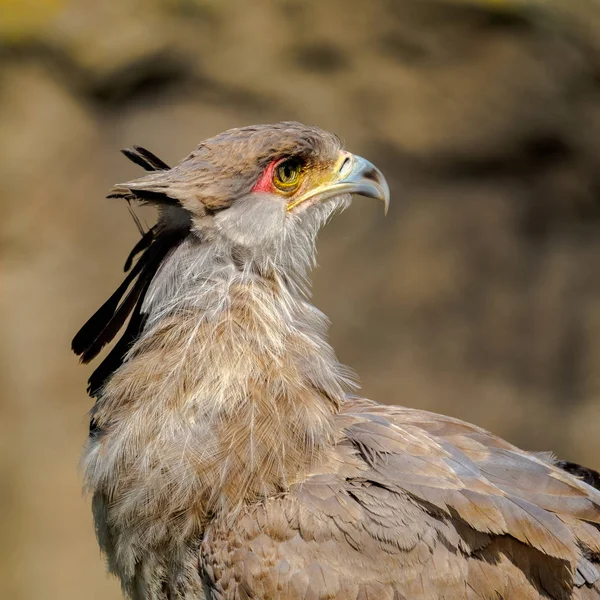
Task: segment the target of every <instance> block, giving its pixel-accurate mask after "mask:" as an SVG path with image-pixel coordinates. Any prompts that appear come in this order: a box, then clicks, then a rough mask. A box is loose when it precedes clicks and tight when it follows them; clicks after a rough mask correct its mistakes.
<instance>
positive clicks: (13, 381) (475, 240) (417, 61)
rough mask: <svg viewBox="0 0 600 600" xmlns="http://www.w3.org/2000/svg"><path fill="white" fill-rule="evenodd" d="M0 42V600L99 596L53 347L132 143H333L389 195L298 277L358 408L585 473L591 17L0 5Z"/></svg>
mask: <svg viewBox="0 0 600 600" xmlns="http://www.w3.org/2000/svg"><path fill="white" fill-rule="evenodd" d="M0 36H1V41H0V209H1V213H0V214H1V217H0V290H1V294H0V426H1V433H0V597H2V598H7V599H8V598H10V599H11V600H29V599H37V598H44V599H45V600H59V599H60V600H70V599H73V600H75V599H82V598H85V599H90V600H93V599H98V600H100V599H102V600H111V599H115V600H116V599H117V598H119V597H120V595H119V590H118V586H117V584H116V582H115V581H114V580H112V579H109V578H107V577H106V576H105V573H104V566H103V564H102V561H101V559H100V557H99V554H98V550H97V547H96V543H95V540H94V534H93V529H92V524H91V515H90V511H89V506H88V503H89V502H88V500H87V499H84V498H83V497H82V495H81V492H80V475H79V474H78V472H77V461H78V457H79V453H80V447H81V445H82V443H83V441H84V440H85V437H86V433H87V417H86V411H87V410H88V409H89V408H90V406H91V401H90V400H89V398H87V396H86V394H85V381H86V379H87V376H88V375H89V372H90V368H88V367H79V366H78V365H77V361H76V359H75V357H74V356H72V355H71V354H70V352H69V344H70V339H71V337H72V335H73V334H74V333H75V331H76V330H77V328H78V327H79V326H80V325H81V324H82V323H83V321H84V320H85V319H86V318H87V317H88V316H89V315H90V314H91V313H92V312H93V311H94V310H95V309H96V308H97V307H98V305H99V304H100V303H101V302H102V301H103V300H104V299H105V298H106V297H107V296H108V295H109V293H111V292H112V291H113V289H114V288H115V287H116V286H117V284H118V283H119V282H120V281H121V277H122V274H121V273H120V268H121V265H122V262H123V260H124V258H125V256H126V254H127V252H128V251H129V249H130V247H131V246H132V245H133V243H134V242H135V241H136V239H137V237H138V234H137V231H136V229H135V226H134V224H133V222H132V220H131V218H130V217H129V215H128V214H127V210H126V208H125V206H123V205H121V204H119V203H118V202H116V201H114V200H106V199H104V194H105V192H106V191H107V190H108V189H109V187H110V186H111V185H112V184H113V183H116V182H119V181H123V180H126V179H129V178H131V177H134V176H136V175H137V174H138V170H137V167H135V165H132V164H130V163H128V161H126V160H125V159H124V158H123V157H122V156H121V155H120V154H119V149H120V148H123V147H126V146H130V145H132V144H141V145H144V146H147V147H148V148H150V149H152V150H153V151H155V152H156V153H157V154H158V155H159V156H161V157H163V158H164V159H165V160H166V161H167V162H175V161H176V160H178V159H179V158H181V157H183V156H184V155H186V154H187V153H188V152H189V151H190V150H191V149H192V147H193V146H195V145H196V144H197V143H198V142H199V141H200V140H202V139H204V138H206V137H208V136H211V135H213V134H216V133H218V132H220V131H222V130H223V129H226V128H229V127H232V126H239V125H243V124H250V123H254V122H273V121H277V120H281V119H298V120H302V121H305V122H308V123H314V124H318V125H320V126H322V127H324V128H327V129H330V130H333V131H335V132H336V133H338V134H339V135H340V136H341V137H342V138H343V139H344V140H345V141H346V144H347V147H348V148H349V149H351V150H352V151H355V152H357V153H359V154H362V155H363V156H366V157H368V158H369V159H370V160H372V161H373V162H374V163H376V164H377V165H378V166H380V167H381V168H382V170H383V171H384V172H385V173H386V175H387V177H388V178H389V181H390V183H391V187H392V194H393V203H392V208H391V210H390V214H389V216H388V218H387V219H385V220H384V218H383V215H382V214H381V207H380V206H379V205H378V204H377V203H374V202H372V201H367V200H365V201H361V200H356V201H355V203H354V206H353V207H352V209H351V210H349V211H348V212H346V213H345V214H344V215H342V216H341V217H339V218H337V220H335V221H334V222H333V223H332V224H331V226H330V227H329V228H328V229H327V230H326V231H325V232H324V233H323V235H322V238H321V243H320V263H321V269H320V270H318V271H317V272H316V273H315V277H314V279H315V301H316V303H317V305H318V306H319V307H320V308H321V309H323V310H324V311H325V312H326V313H328V314H329V315H330V317H331V318H332V321H333V326H332V332H331V337H332V340H333V344H334V346H335V347H336V348H337V349H338V352H339V355H340V357H341V359H342V360H343V361H345V362H346V363H348V364H350V365H351V366H352V367H354V368H355V369H356V371H357V372H358V373H360V376H361V380H362V383H363V390H364V393H365V395H367V396H369V397H371V398H374V399H377V400H380V401H383V402H388V403H402V404H407V405H410V406H415V407H420V408H424V409H429V410H434V411H441V412H445V413H449V414H452V415H455V416H457V417H461V418H464V419H468V420H469V421H473V422H476V423H477V424H479V425H482V426H484V427H486V428H488V429H491V430H493V431H494V432H496V433H498V434H500V435H502V436H505V437H507V438H508V439H509V440H511V441H512V442H514V443H517V444H519V445H522V446H524V447H526V448H530V449H542V450H547V449H552V450H554V451H555V452H556V453H558V454H559V455H560V456H561V457H563V458H566V459H570V460H575V461H580V462H583V463H585V464H588V465H589V466H592V467H595V468H597V469H598V468H600V374H599V367H600V168H599V163H600V102H599V100H600V4H599V3H598V2H597V1H595V0H562V1H558V0H543V1H542V0H539V1H535V0H512V1H508V0H505V1H501V0H496V1H492V0H487V1H484V0H472V1H467V0H446V1H443V0H435V1H434V0H369V1H368V2H366V1H364V0H363V1H361V0H319V1H317V0H314V1H309V0H302V1H299V0H279V1H276V0H271V1H265V0H258V1H256V0H252V1H250V0H237V1H236V0H212V1H210V0H119V1H116V0H106V1H99V0H96V1H91V0H76V1H73V2H66V1H62V0H29V2H27V1H25V0H10V1H4V2H0ZM148 218H149V219H151V215H149V216H148Z"/></svg>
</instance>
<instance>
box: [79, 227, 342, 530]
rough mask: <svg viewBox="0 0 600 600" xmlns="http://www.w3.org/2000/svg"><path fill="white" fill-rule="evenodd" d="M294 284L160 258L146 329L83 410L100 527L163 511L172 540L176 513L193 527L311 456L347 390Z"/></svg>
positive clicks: (203, 250) (187, 256) (181, 251)
mask: <svg viewBox="0 0 600 600" xmlns="http://www.w3.org/2000/svg"><path fill="white" fill-rule="evenodd" d="M205 246H206V247H205ZM296 275H297V277H296V278H294V279H293V280H290V279H289V278H286V277H283V276H281V275H280V274H279V272H278V270H277V269H276V268H269V269H265V265H256V264H252V263H250V264H246V265H245V266H240V262H239V258H238V257H236V256H235V255H234V254H233V253H231V252H230V251H226V250H224V249H222V248H218V247H211V246H210V245H206V244H200V243H199V242H198V241H197V240H196V239H195V238H192V237H191V238H190V239H189V240H187V241H185V242H184V243H183V244H182V245H181V246H180V247H179V248H178V249H177V250H176V251H175V252H174V253H173V254H172V255H171V256H170V257H169V259H168V260H167V261H166V263H165V264H164V266H163V267H162V269H161V271H160V272H159V274H158V275H157V277H156V280H155V282H154V283H153V286H152V288H151V289H150V291H149V293H148V296H147V299H146V306H145V308H144V310H145V311H146V312H147V313H148V315H149V318H148V322H147V326H146V329H145V331H144V333H143V335H142V337H141V338H140V339H139V340H138V342H137V343H136V344H135V345H134V347H133V348H132V350H131V352H130V354H129V356H128V358H127V360H126V362H125V363H124V364H123V366H122V367H121V368H120V369H119V370H118V371H117V372H116V374H115V375H114V376H113V378H112V379H111V380H110V381H109V383H108V385H107V386H106V388H105V390H104V392H103V394H102V396H101V397H100V399H99V401H98V403H97V406H96V407H95V409H94V419H95V420H96V422H97V423H98V426H99V428H100V430H101V431H102V433H101V434H100V435H99V436H98V438H97V440H92V441H91V443H90V448H89V451H88V455H87V457H86V467H87V479H88V484H89V487H91V488H92V489H94V490H96V491H97V490H99V489H100V490H105V492H106V494H109V501H110V502H112V503H113V505H114V506H115V507H116V508H115V510H116V511H117V512H116V514H114V515H113V517H112V518H122V519H123V520H125V521H128V522H129V521H132V520H137V521H138V524H139V520H140V519H143V518H144V515H145V516H147V517H148V522H149V523H150V522H152V523H153V525H152V527H154V528H156V527H157V525H156V515H157V514H162V515H164V516H165V517H166V519H168V518H171V521H170V523H169V531H170V534H171V533H172V531H173V518H172V517H173V516H174V515H181V514H185V515H186V518H182V519H181V521H182V522H181V527H182V528H183V529H185V530H189V528H190V527H191V528H192V529H195V528H196V527H201V523H202V522H203V521H204V520H205V519H206V518H207V516H209V515H214V514H215V513H217V512H221V513H231V512H232V511H236V510H238V509H239V508H240V507H241V506H243V504H244V503H245V502H250V501H253V500H255V499H258V498H260V497H264V496H268V495H271V494H274V493H278V492H284V491H285V490H286V489H287V488H288V486H289V485H291V484H292V483H294V482H295V481H298V480H299V479H301V478H302V477H303V476H304V475H305V473H306V472H307V471H308V470H309V469H311V468H312V467H314V465H315V463H316V462H318V461H319V460H320V459H321V457H322V455H323V453H324V452H325V451H326V449H327V448H328V447H329V446H330V445H331V443H332V442H333V437H334V430H333V415H334V414H335V413H336V412H337V410H338V408H339V405H340V404H341V403H342V402H343V398H344V395H345V393H346V392H347V391H348V389H349V388H350V387H352V385H353V384H352V382H351V375H350V374H349V372H348V370H347V369H345V368H344V367H343V366H341V365H340V364H339V363H338V361H337V359H336V357H335V355H334V353H333V350H332V349H331V347H330V346H329V344H328V343H327V341H326V331H327V326H328V322H327V319H326V317H325V316H324V315H323V314H322V313H321V312H319V311H318V310H317V309H315V308H314V307H313V306H312V305H311V304H310V303H309V302H308V300H307V298H306V296H305V294H304V292H303V289H304V281H303V274H302V273H299V274H296ZM189 507H193V509H190V508H189ZM190 511H191V512H190ZM192 513H193V514H192ZM138 529H139V527H138ZM146 532H147V535H148V536H152V537H160V534H159V533H158V532H156V531H153V530H152V529H151V528H149V527H148V528H147V529H146ZM182 533H183V531H182ZM148 541H149V540H146V542H148Z"/></svg>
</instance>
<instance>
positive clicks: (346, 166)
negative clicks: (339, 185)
mask: <svg viewBox="0 0 600 600" xmlns="http://www.w3.org/2000/svg"><path fill="white" fill-rule="evenodd" d="M351 163H352V161H351V160H350V157H349V156H347V157H346V158H345V159H344V162H343V163H342V166H341V167H340V175H346V173H348V172H349V171H350V165H351Z"/></svg>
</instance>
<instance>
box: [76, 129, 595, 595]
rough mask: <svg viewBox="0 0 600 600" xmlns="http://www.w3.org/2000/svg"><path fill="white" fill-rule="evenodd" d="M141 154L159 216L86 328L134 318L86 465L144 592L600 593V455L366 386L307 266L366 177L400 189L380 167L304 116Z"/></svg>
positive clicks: (145, 184)
mask: <svg viewBox="0 0 600 600" xmlns="http://www.w3.org/2000/svg"><path fill="white" fill-rule="evenodd" d="M124 153H125V154H126V156H127V157H128V158H130V159H131V160H132V161H134V162H135V163H137V164H138V165H140V166H142V167H143V168H145V169H146V170H147V171H149V173H148V174H147V175H146V176H144V177H142V178H140V179H136V180H133V181H130V182H128V183H124V184H121V185H117V186H116V187H115V188H114V189H113V190H112V192H111V194H110V196H109V197H112V198H122V199H125V200H126V201H128V202H132V201H133V202H140V203H149V204H153V205H156V206H157V207H158V213H159V216H158V219H157V222H156V224H155V225H154V226H153V227H151V228H150V229H149V230H148V231H147V232H146V233H144V234H143V236H142V238H141V240H140V241H139V243H138V244H137V245H136V246H135V248H134V249H133V251H132V253H131V254H130V256H129V257H128V259H127V262H126V265H125V267H126V270H128V271H129V273H128V275H127V276H126V278H125V280H124V282H123V284H122V285H121V286H119V288H118V289H117V290H116V292H115V293H114V294H113V295H112V296H111V297H110V298H109V300H108V301H107V302H106V303H105V304H104V305H103V306H102V307H101V308H100V309H99V310H98V312H96V314H94V316H93V317H92V318H91V319H90V320H89V321H88V322H87V323H86V324H85V325H84V326H83V328H82V329H81V330H80V332H79V333H78V334H77V335H76V337H75V338H74V340H73V350H74V351H75V352H76V353H77V354H78V355H80V357H81V359H82V361H83V362H88V361H90V360H91V359H93V358H94V357H95V356H96V355H97V354H98V353H99V352H100V350H101V349H102V348H103V346H104V345H106V344H107V343H108V342H110V341H111V340H112V339H113V338H115V337H116V336H117V334H118V333H119V331H120V330H121V329H122V328H124V331H123V333H122V335H121V337H120V339H119V340H118V341H117V343H116V344H115V346H114V347H113V348H112V350H111V351H110V352H109V353H108V355H107V356H106V358H105V359H104V360H103V361H102V363H101V364H100V365H99V366H98V368H97V369H96V370H95V371H94V373H93V374H92V376H91V378H90V380H89V392H90V394H91V395H92V396H93V397H94V398H95V399H96V403H95V406H94V408H93V410H92V418H91V426H90V436H89V441H88V444H87V448H86V451H85V457H84V465H85V479H86V487H87V489H88V490H90V491H91V493H92V494H93V513H94V518H95V523H96V530H97V536H98V540H99V543H100V546H101V548H102V551H103V552H104V553H105V555H106V557H107V560H108V565H109V569H110V571H111V572H112V573H114V574H116V575H117V576H118V577H119V578H120V580H121V583H122V587H123V590H124V592H125V593H126V594H127V595H128V596H129V597H130V598H132V599H134V600H200V599H206V600H209V599H210V600H217V599H218V600H241V599H245V600H248V599H256V600H258V599H260V600H275V599H285V600H309V599H310V600H317V599H326V598H327V599H337V600H367V599H370V600H440V599H441V600H464V599H468V600H475V599H478V600H480V599H486V600H492V599H493V600H499V599H516V600H541V599H546V600H549V599H552V600H569V599H578V600H586V599H589V600H591V599H596V600H598V599H600V573H599V569H600V491H598V489H596V488H595V486H598V483H599V481H600V479H598V477H599V476H598V474H597V473H595V472H594V471H592V470H591V469H585V468H583V467H580V466H578V465H574V464H572V463H559V462H557V461H556V460H555V459H554V458H553V457H552V456H550V455H545V454H534V453H530V452H526V451H523V450H520V449H518V448H516V447H514V446H512V445H511V444H510V443H508V442H506V441H504V440H502V439H499V438H497V437H495V436H494V435H492V434H490V433H488V432H487V431H484V430H482V429H480V428H478V427H476V426H475V425H470V424H468V423H465V422H462V421H459V420H457V419H453V418H450V417H445V416H441V415H438V414H432V413H429V412H425V411H421V410H415V409H412V408H404V407H401V406H384V405H381V404H376V403H375V402H372V401H370V400H366V399H363V398H360V397H357V396H356V395H353V394H352V393H351V392H352V391H353V390H354V389H355V387H354V385H353V381H352V377H351V373H350V372H349V370H348V369H347V368H346V367H344V366H343V365H341V364H340V363H339V362H338V360H337V358H336V356H335V354H334V351H333V350H332V348H331V346H330V345H329V344H328V342H327V327H328V322H327V319H326V317H325V316H324V315H323V314H322V313H321V312H319V311H318V310H317V309H316V308H315V307H313V306H312V304H311V303H310V301H309V282H308V279H307V276H308V272H309V270H310V269H311V267H312V266H313V265H314V261H315V242H316V238H317V234H318V232H319V230H320V229H321V227H322V226H323V225H324V224H325V223H326V221H327V220H328V219H329V217H331V216H332V215H333V214H334V213H336V212H339V211H340V210H342V209H344V208H346V207H347V206H348V205H349V204H350V199H351V195H352V194H361V195H363V196H369V197H372V198H377V199H379V200H382V201H383V202H384V205H385V208H386V210H387V207H388V204H389V199H390V194H389V189H388V185H387V183H386V181H385V179H384V177H383V175H382V173H381V172H380V171H379V170H378V169H377V168H376V167H375V166H374V165H372V164H371V163H370V162H368V161H367V160H365V159H363V158H360V157H359V156H355V155H353V154H350V153H349V152H347V151H345V150H343V149H342V147H341V144H340V141H339V139H338V138H337V137H335V136H334V135H332V134H330V133H327V132H326V131H323V130H321V129H318V128H316V127H308V126H305V125H302V124H300V123H295V122H284V123H279V124H275V125H258V126H253V127H243V128H239V129H232V130H229V131H226V132H225V133H222V134H220V135H217V136H216V137H214V138H211V139H208V140H206V141H204V142H202V143H201V144H200V145H199V146H198V147H197V148H196V149H195V150H194V151H193V152H192V153H191V154H190V155H189V156H188V157H187V158H185V159H184V160H182V161H181V162H180V163H178V164H177V165H176V166H175V167H173V168H170V167H169V166H168V165H167V164H166V163H164V162H163V161H162V160H160V159H159V158H157V157H156V156H155V155H154V154H152V153H151V152H149V151H148V150H145V149H144V148H140V147H135V148H134V149H133V150H125V151H124ZM136 257H137V260H136ZM128 319H129V320H128ZM127 320H128V323H127V325H126V326H125V323H126V322H127ZM391 400H394V401H396V400H401V399H400V398H392V399H391Z"/></svg>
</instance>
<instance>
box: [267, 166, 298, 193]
mask: <svg viewBox="0 0 600 600" xmlns="http://www.w3.org/2000/svg"><path fill="white" fill-rule="evenodd" d="M301 176H302V161H301V160H300V159H299V158H287V159H286V160H284V161H282V162H280V163H279V164H278V165H277V166H276V167H275V171H274V172H273V184H274V185H275V187H276V188H278V189H280V190H281V191H282V192H292V191H293V190H295V189H296V188H297V187H298V185H299V184H300V179H301Z"/></svg>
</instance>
